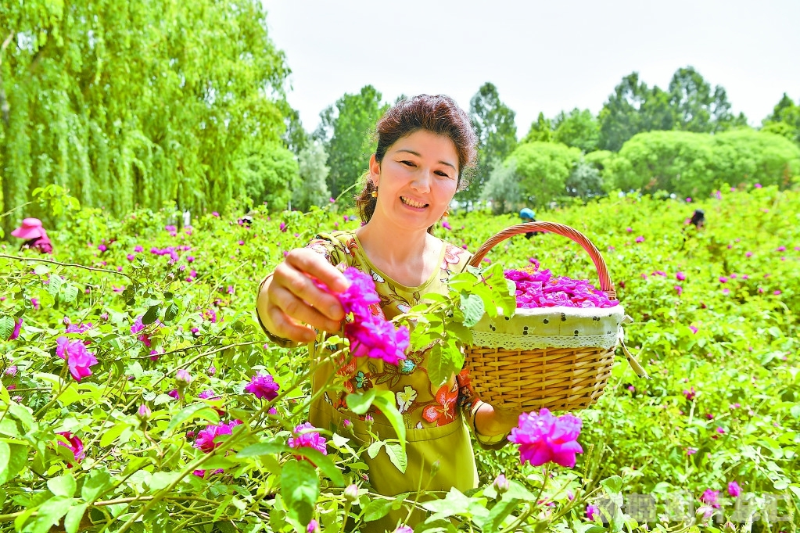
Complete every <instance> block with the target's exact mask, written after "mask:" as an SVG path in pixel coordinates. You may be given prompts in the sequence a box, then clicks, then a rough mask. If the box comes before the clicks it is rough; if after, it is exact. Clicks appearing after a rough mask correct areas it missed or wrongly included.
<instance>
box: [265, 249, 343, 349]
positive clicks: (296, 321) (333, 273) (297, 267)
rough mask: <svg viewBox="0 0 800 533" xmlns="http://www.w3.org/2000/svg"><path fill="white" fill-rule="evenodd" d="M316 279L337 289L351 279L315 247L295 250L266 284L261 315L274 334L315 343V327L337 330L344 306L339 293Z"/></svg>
mask: <svg viewBox="0 0 800 533" xmlns="http://www.w3.org/2000/svg"><path fill="white" fill-rule="evenodd" d="M314 279H316V280H318V281H319V282H320V283H322V284H324V285H327V286H328V287H329V288H330V289H331V290H332V291H333V292H342V291H344V290H345V289H347V287H348V285H349V282H348V281H347V278H345V277H344V274H342V273H341V272H340V271H339V270H337V269H336V268H335V267H333V266H332V265H331V264H330V263H328V261H326V260H325V258H324V257H322V256H321V255H319V254H318V253H317V252H314V251H313V250H309V249H306V248H298V249H296V250H292V251H291V252H289V254H288V255H287V256H286V259H284V260H283V261H282V262H281V263H280V264H279V265H278V266H277V268H276V269H275V271H274V272H273V273H272V275H271V276H270V277H268V278H267V280H266V282H265V283H264V284H263V285H262V287H261V290H260V291H259V293H258V299H257V301H256V309H257V311H258V316H259V318H260V319H261V322H262V323H263V324H264V327H266V328H267V330H269V331H270V332H271V333H272V334H274V335H277V336H278V337H282V338H284V339H290V340H293V341H296V342H311V341H312V340H314V338H315V337H316V332H315V331H314V329H319V330H325V331H329V332H336V331H338V330H339V329H340V327H341V322H342V320H343V319H344V309H342V306H341V304H340V303H339V300H337V299H336V297H335V296H332V295H331V294H328V293H327V292H325V291H323V290H321V289H319V288H318V287H317V286H316V285H315V283H314Z"/></svg>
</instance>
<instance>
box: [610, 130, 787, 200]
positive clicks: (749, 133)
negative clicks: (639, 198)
mask: <svg viewBox="0 0 800 533" xmlns="http://www.w3.org/2000/svg"><path fill="white" fill-rule="evenodd" d="M798 174H800V148H799V147H797V146H796V145H795V144H794V143H792V142H791V141H789V140H787V139H785V138H783V137H781V136H779V135H774V134H771V133H765V132H757V131H753V130H750V129H740V130H734V131H728V132H723V133H718V134H716V135H709V134H704V133H690V132H683V131H653V132H648V133H639V134H637V135H635V136H634V137H633V138H632V139H630V140H629V141H628V142H626V143H625V144H624V145H623V147H622V149H621V150H620V152H619V155H618V157H617V158H614V159H612V160H611V162H610V163H609V164H608V165H607V168H606V169H605V170H604V180H605V182H606V184H607V187H615V188H619V189H622V190H634V189H641V190H642V191H644V192H655V191H659V190H662V191H666V192H668V193H675V194H677V195H678V196H681V197H698V196H699V197H702V196H706V195H708V194H710V193H711V192H712V191H713V190H715V189H718V188H720V187H722V186H723V185H724V184H726V183H727V184H731V185H735V186H738V185H753V184H756V183H760V184H761V185H778V186H780V187H782V188H785V187H788V186H790V185H791V183H792V180H793V179H794V177H795V176H797V175H798Z"/></svg>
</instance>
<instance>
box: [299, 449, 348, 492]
mask: <svg viewBox="0 0 800 533" xmlns="http://www.w3.org/2000/svg"><path fill="white" fill-rule="evenodd" d="M293 451H294V453H295V454H296V455H302V456H303V457H307V458H308V459H309V460H310V461H311V462H312V463H314V464H315V465H317V468H319V469H320V471H321V472H322V473H323V474H325V475H326V476H328V478H330V480H331V481H333V483H334V485H336V486H337V487H344V476H343V475H342V472H341V470H339V468H338V467H337V466H336V464H335V463H334V462H333V460H332V459H331V458H330V457H328V456H327V455H322V454H321V453H320V452H319V451H317V450H315V449H313V448H307V447H300V448H295V449H294V450H293Z"/></svg>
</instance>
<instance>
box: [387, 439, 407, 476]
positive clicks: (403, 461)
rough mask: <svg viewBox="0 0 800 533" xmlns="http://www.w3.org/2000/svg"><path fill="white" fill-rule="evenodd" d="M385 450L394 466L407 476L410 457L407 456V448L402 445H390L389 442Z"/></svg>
mask: <svg viewBox="0 0 800 533" xmlns="http://www.w3.org/2000/svg"><path fill="white" fill-rule="evenodd" d="M385 450H386V454H387V455H388V456H389V460H390V461H391V462H392V464H393V465H394V466H396V467H397V469H398V470H399V471H400V472H402V473H403V474H405V473H406V467H407V466H408V456H407V455H406V451H405V447H404V446H401V445H400V444H395V443H391V444H390V443H388V442H387V443H386V447H385Z"/></svg>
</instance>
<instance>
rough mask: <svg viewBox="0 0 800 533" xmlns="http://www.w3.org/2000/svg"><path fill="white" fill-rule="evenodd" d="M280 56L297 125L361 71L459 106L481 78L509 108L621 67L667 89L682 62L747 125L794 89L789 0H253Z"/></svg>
mask: <svg viewBox="0 0 800 533" xmlns="http://www.w3.org/2000/svg"><path fill="white" fill-rule="evenodd" d="M262 1H263V3H264V5H265V7H266V9H267V13H268V14H267V22H268V26H269V29H270V35H271V38H272V40H273V41H274V43H275V44H276V46H277V47H278V48H280V49H281V50H283V51H284V52H285V53H286V58H287V62H288V64H289V67H290V68H291V69H292V75H291V76H290V78H289V82H290V87H291V89H290V91H289V94H288V100H289V103H290V104H291V105H292V106H293V107H294V108H296V109H298V110H299V111H300V117H301V119H302V121H303V125H304V127H305V129H306V130H308V131H311V130H313V129H314V128H315V127H316V126H317V124H318V123H319V113H320V111H322V109H324V108H325V107H326V106H328V105H330V104H332V103H333V102H335V101H336V99H337V98H339V97H340V96H341V95H342V94H344V93H345V92H348V93H355V92H358V90H359V89H360V88H361V87H362V86H364V85H366V84H372V85H373V86H374V87H375V88H376V89H377V90H379V91H381V92H382V93H383V97H384V99H385V100H387V101H390V102H393V101H394V99H395V98H396V97H397V96H398V95H400V94H406V95H409V96H411V95H414V94H419V93H430V94H437V93H444V94H448V95H450V96H452V97H453V98H455V99H456V101H458V102H459V104H460V105H461V106H462V107H463V108H464V109H465V110H467V111H468V110H469V100H470V98H471V97H472V95H474V94H475V92H477V90H478V88H479V87H480V86H481V85H482V84H483V83H484V82H486V81H491V82H492V83H494V84H495V85H496V86H497V88H498V90H499V92H500V98H501V100H503V101H504V102H505V103H506V105H508V106H509V107H510V108H511V109H513V110H514V111H515V112H516V113H517V135H518V136H519V137H521V136H523V135H525V133H527V131H528V129H529V127H530V124H531V122H532V121H533V120H535V118H536V116H537V115H538V114H539V112H540V111H543V112H544V113H545V116H547V117H552V116H554V115H555V114H556V113H558V112H559V111H561V110H570V109H572V108H574V107H579V108H588V109H590V110H592V112H594V113H597V112H598V111H599V110H600V108H601V107H602V105H603V102H604V101H605V100H606V99H607V97H608V95H609V94H610V93H611V92H612V91H613V89H614V86H615V85H617V84H618V83H619V82H620V80H621V79H622V77H623V76H625V75H627V74H630V73H631V72H633V71H638V72H639V74H640V78H641V79H642V80H644V81H645V82H646V83H647V84H648V85H649V86H652V85H658V86H659V87H661V88H663V89H666V87H667V85H668V84H669V80H670V78H671V77H672V74H673V73H674V72H675V70H677V69H678V68H679V67H683V66H687V65H692V66H694V67H695V68H696V69H697V70H698V71H699V72H700V73H701V74H702V75H703V76H704V77H705V79H706V80H707V81H708V82H710V83H711V84H712V86H714V85H722V86H723V87H724V88H725V89H726V90H727V92H728V99H729V101H730V102H731V103H732V105H733V111H734V112H736V113H738V112H739V111H743V112H744V113H745V115H747V118H748V120H749V121H750V123H751V124H753V125H759V124H760V123H761V120H762V119H763V118H764V117H765V116H766V115H768V114H769V113H770V112H771V110H772V107H773V106H774V105H775V104H776V103H777V102H778V100H779V99H780V98H781V95H782V94H783V93H784V92H787V93H788V94H789V96H790V97H791V98H792V99H793V100H794V101H795V102H796V101H798V99H800V31H799V30H798V22H800V1H798V0H774V1H769V0H765V1H749V2H748V1H743V0H727V1H724V2H723V1H719V0H714V1H710V0H670V1H669V2H664V1H658V2H655V1H651V0H636V1H632V0H631V1H623V0H613V1H612V0H607V1H597V0H594V1H589V0H576V1H568V0H566V1H553V0H550V1H547V2H543V1H539V0H530V1H523V0H519V1H507V0H492V1H484V2H477V1H474V0H427V1H420V0H402V1H390V2H387V1H383V0H338V1H330V0H328V1H322V0H262Z"/></svg>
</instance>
